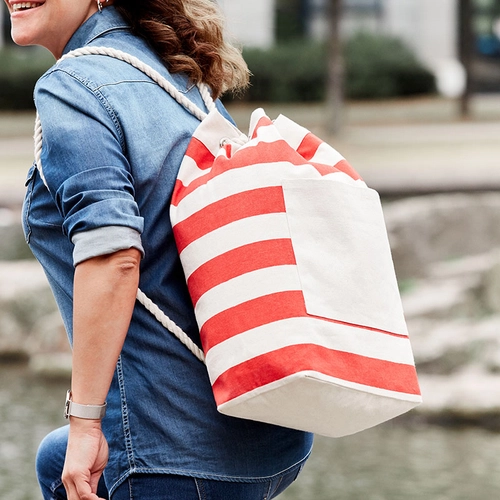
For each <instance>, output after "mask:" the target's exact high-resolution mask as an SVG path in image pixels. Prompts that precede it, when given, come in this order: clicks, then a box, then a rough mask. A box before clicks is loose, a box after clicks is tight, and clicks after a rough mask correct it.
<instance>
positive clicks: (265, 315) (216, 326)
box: [200, 290, 408, 353]
mask: <svg viewBox="0 0 500 500" xmlns="http://www.w3.org/2000/svg"><path fill="white" fill-rule="evenodd" d="M306 317H307V318H311V319H312V318H314V319H317V320H319V321H326V322H328V323H336V324H338V325H344V326H349V327H351V328H359V329H362V330H367V331H371V332H374V333H381V334H383V335H391V336H393V337H399V338H408V335H407V334H403V333H394V332H389V331H386V330H379V329H377V328H372V327H370V326H364V325H356V324H353V323H346V322H344V321H337V320H334V319H330V318H323V317H320V316H312V315H310V314H308V313H307V311H306V305H305V302H304V297H303V295H302V290H290V291H286V292H279V293H274V294H271V295H265V296H263V297H259V298H257V299H253V300H249V301H248V302H244V303H242V304H238V305H237V306H234V307H231V308H229V309H226V310H225V311H221V312H220V313H218V314H216V315H215V316H212V317H211V318H210V319H208V320H207V321H206V322H205V323H204V324H203V325H202V328H201V332H200V335H201V341H202V343H203V350H204V352H205V353H208V351H209V350H210V349H211V348H212V347H214V346H216V345H217V344H220V343H221V342H224V341H225V340H228V339H230V338H231V337H234V336H236V335H239V334H241V333H243V332H246V331H248V330H251V329H252V328H257V327H259V326H263V325H267V324H270V323H274V322H276V321H280V320H284V319H289V318H306Z"/></svg>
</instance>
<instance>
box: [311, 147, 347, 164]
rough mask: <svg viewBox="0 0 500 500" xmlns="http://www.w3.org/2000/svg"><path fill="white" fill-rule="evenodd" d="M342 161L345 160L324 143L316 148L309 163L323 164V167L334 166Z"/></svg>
mask: <svg viewBox="0 0 500 500" xmlns="http://www.w3.org/2000/svg"><path fill="white" fill-rule="evenodd" d="M342 160H345V158H344V157H343V156H342V155H341V154H340V153H339V152H338V151H337V150H336V149H334V148H332V147H331V146H329V145H328V144H326V143H325V142H324V143H323V144H321V145H320V146H319V147H318V149H317V150H316V153H314V156H313V157H312V158H311V160H310V161H311V162H312V163H323V164H324V165H332V166H335V165H336V164H337V163H338V162H339V161H342Z"/></svg>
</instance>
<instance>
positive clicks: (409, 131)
mask: <svg viewBox="0 0 500 500" xmlns="http://www.w3.org/2000/svg"><path fill="white" fill-rule="evenodd" d="M253 107H255V106H253V105H252V106H248V105H232V106H230V110H231V112H232V114H233V116H234V117H235V119H236V121H237V122H238V125H239V126H240V127H241V128H242V130H243V131H245V129H246V128H247V127H248V116H249V113H250V111H251V109H252V108H253ZM264 107H265V108H266V111H267V112H268V114H269V115H270V117H271V118H275V117H276V115H277V114H278V113H279V112H282V113H283V114H285V115H287V116H289V117H290V118H292V119H295V120H296V121H298V122H299V123H301V124H302V125H304V126H305V127H307V128H309V129H310V130H312V131H313V132H315V133H316V134H317V135H319V136H320V137H322V138H323V139H326V140H327V141H328V142H329V143H330V144H332V145H333V146H334V147H336V148H337V149H338V150H339V151H340V152H341V153H342V154H343V155H344V156H345V157H346V158H347V159H348V160H349V161H350V163H351V164H352V165H353V166H354V167H355V168H356V169H357V170H358V171H359V172H360V173H361V175H362V176H363V177H364V179H365V180H366V181H367V183H368V184H369V185H371V186H372V187H374V188H376V189H378V190H379V191H380V192H381V193H382V194H385V195H404V194H414V193H419V192H435V191H450V190H483V189H500V168H499V167H500V94H499V95H486V96H476V97H475V98H474V100H473V103H472V111H473V112H472V116H471V118H469V119H468V120H463V119H461V118H460V117H459V116H458V104H457V103H456V102H453V101H450V100H445V99H440V98H419V99H412V100H397V101H386V102H367V103H359V102H358V103H350V104H348V105H347V106H346V109H345V113H344V117H345V119H344V123H345V126H344V128H343V130H342V131H341V132H340V133H339V134H337V136H334V137H328V136H327V134H326V133H325V127H324V123H325V116H324V108H323V106H321V105H306V106H296V105H265V106H264ZM33 121H34V116H33V114H32V113H24V114H0V206H2V205H3V206H5V205H17V204H19V203H20V201H21V199H22V195H23V192H24V179H25V175H26V171H27V169H28V167H29V166H30V165H31V163H32V159H33V152H32V151H33V145H32V134H33V133H32V130H33Z"/></svg>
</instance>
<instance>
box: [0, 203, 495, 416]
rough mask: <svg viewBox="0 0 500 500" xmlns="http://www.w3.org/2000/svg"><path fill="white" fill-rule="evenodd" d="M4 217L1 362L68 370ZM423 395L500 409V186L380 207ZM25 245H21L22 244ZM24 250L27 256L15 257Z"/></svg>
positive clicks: (429, 410) (48, 312)
mask: <svg viewBox="0 0 500 500" xmlns="http://www.w3.org/2000/svg"><path fill="white" fill-rule="evenodd" d="M2 213H3V217H2V219H1V220H2V221H3V222H2V223H0V273H1V276H2V280H0V361H1V359H2V358H3V359H4V360H5V359H8V358H16V359H26V360H29V362H30V365H31V367H32V369H33V370H35V371H37V372H38V373H42V374H45V375H51V376H53V375H58V374H60V373H65V374H67V372H68V370H69V369H70V354H69V349H68V347H67V340H66V335H65V332H64V328H63V326H62V322H61V319H60V317H59V314H58V312H57V311H56V307H55V304H54V301H53V299H52V295H51V293H50V290H49V288H48V285H47V282H46V279H45V276H44V274H43V272H42V270H41V269H40V266H39V265H38V263H37V262H35V261H34V260H33V259H27V258H25V257H26V254H25V251H26V250H25V248H26V245H25V243H24V238H23V236H22V232H21V230H20V227H19V224H18V221H19V217H18V214H12V213H7V211H3V212H2ZM384 213H385V217H386V223H387V228H388V231H389V238H390V242H391V246H392V249H393V256H394V263H395V267H396V270H397V274H398V278H399V280H400V287H401V289H402V297H403V305H404V309H405V313H406V317H407V322H408V328H409V331H410V338H411V340H412V345H413V348H414V354H415V360H416V363H417V368H418V371H419V375H420V381H421V386H422V391H423V395H424V404H423V405H422V406H421V407H419V409H417V410H416V414H419V413H420V414H422V415H426V416H430V417H433V416H438V417H443V416H446V417H449V418H452V419H457V418H459V419H465V420H469V421H477V420H481V421H484V419H490V418H497V417H498V416H500V194H499V193H482V194H467V195H465V194H453V195H435V196H422V197H416V198H408V199H405V200H401V201H394V202H391V203H387V204H386V205H385V207H384ZM19 249H22V250H19ZM17 252H21V253H22V255H23V257H24V258H23V259H15V258H14V257H15V255H16V254H17Z"/></svg>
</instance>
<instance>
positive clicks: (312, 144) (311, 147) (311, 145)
mask: <svg viewBox="0 0 500 500" xmlns="http://www.w3.org/2000/svg"><path fill="white" fill-rule="evenodd" d="M322 144H324V142H323V141H322V140H321V139H319V138H318V137H316V136H315V135H314V134H312V133H311V132H309V133H308V134H307V135H306V136H305V137H304V139H303V140H302V142H301V143H300V145H299V147H298V148H297V153H299V154H300V155H301V156H302V157H303V158H305V159H306V160H308V161H310V160H312V159H313V158H314V155H315V154H316V153H317V152H318V148H319V147H320V146H321V145H322ZM311 165H312V166H313V167H315V168H316V170H318V172H319V173H320V174H321V175H327V174H331V173H332V172H344V173H345V174H347V175H349V176H350V177H352V178H353V179H354V180H358V179H361V176H360V175H359V174H358V173H357V172H356V171H355V170H354V169H353V168H352V167H351V165H349V163H348V162H347V161H346V160H345V159H344V160H340V161H339V162H337V163H336V164H335V165H327V164H325V163H317V162H311Z"/></svg>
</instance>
